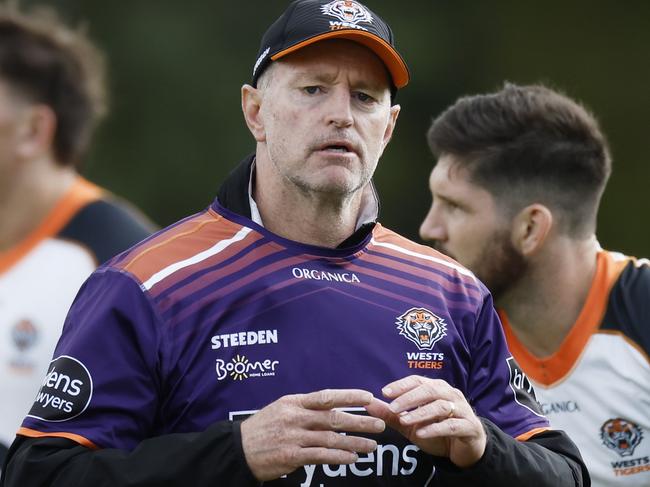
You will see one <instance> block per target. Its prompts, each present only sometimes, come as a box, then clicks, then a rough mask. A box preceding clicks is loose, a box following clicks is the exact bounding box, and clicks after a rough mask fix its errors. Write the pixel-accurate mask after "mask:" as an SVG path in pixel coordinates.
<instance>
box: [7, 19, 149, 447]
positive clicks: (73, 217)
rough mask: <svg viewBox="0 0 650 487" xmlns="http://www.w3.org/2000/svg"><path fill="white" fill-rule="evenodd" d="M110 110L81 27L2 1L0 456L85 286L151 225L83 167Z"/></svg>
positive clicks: (96, 58)
mask: <svg viewBox="0 0 650 487" xmlns="http://www.w3.org/2000/svg"><path fill="white" fill-rule="evenodd" d="M105 110H106V107H105V88H104V63H103V58H102V55H101V53H100V52H99V51H98V50H97V49H96V48H95V47H94V46H93V45H92V44H91V42H90V41H89V40H88V39H87V38H86V36H85V35H84V34H83V33H82V32H78V31H75V30H72V29H70V28H68V27H66V26H65V25H63V24H62V23H61V22H60V21H59V20H58V19H57V17H56V15H55V14H54V13H53V12H52V11H50V10H42V9H39V10H34V11H33V12H31V13H30V14H27V13H21V12H19V11H18V10H17V9H16V8H14V7H9V6H0V368H1V372H0V390H2V401H0V459H1V458H2V457H4V455H5V453H6V449H7V447H8V445H9V444H10V443H11V442H12V441H13V439H14V437H15V433H16V431H17V430H18V427H19V426H20V423H21V420H22V418H23V417H24V416H25V413H26V412H27V411H29V407H30V405H31V403H32V402H33V401H34V397H35V395H36V393H37V391H38V390H39V387H40V386H41V382H42V380H43V377H44V374H45V373H46V372H47V366H48V363H49V362H50V360H51V356H52V351H53V350H54V347H55V345H56V341H57V339H58V338H59V336H60V333H61V325H62V323H63V320H64V318H65V314H66V312H67V310H68V308H69V307H70V304H71V303H72V300H73V298H74V296H75V294H76V293H77V291H78V289H79V287H80V285H81V284H82V282H83V281H84V280H85V279H86V278H87V277H88V276H89V275H90V273H91V272H92V271H93V270H94V269H95V268H96V267H97V266H98V264H100V263H102V262H104V261H105V260H107V259H108V258H110V257H112V256H113V255H114V254H116V253H119V252H120V251H122V250H124V249H126V248H128V247H129V246H131V245H133V244H134V243H136V242H138V241H140V240H142V239H143V238H145V237H146V236H148V235H149V234H150V233H151V231H152V229H153V227H152V225H151V223H150V222H149V221H147V220H146V219H145V218H144V217H143V216H141V215H140V214H139V213H138V212H137V211H136V210H135V209H134V208H132V207H131V206H130V205H128V204H126V203H125V202H123V201H120V200H119V199H117V198H115V197H114V196H112V195H111V194H109V193H107V192H106V191H104V190H103V189H101V188H99V187H97V186H96V185H94V184H92V183H90V182H88V181H87V180H85V179H84V178H83V177H81V176H80V175H79V172H78V171H79V169H80V166H81V164H82V161H83V159H84V155H85V153H86V149H87V148H88V144H89V142H90V138H91V135H92V133H93V130H94V128H95V125H96V123H97V121H98V120H99V118H100V117H101V116H102V115H103V114H104V112H105Z"/></svg>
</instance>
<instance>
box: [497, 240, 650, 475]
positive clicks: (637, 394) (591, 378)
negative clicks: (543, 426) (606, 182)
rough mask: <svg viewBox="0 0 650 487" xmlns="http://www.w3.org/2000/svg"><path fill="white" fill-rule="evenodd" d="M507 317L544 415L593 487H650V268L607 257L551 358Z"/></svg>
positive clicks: (511, 337) (639, 261) (602, 254)
mask: <svg viewBox="0 0 650 487" xmlns="http://www.w3.org/2000/svg"><path fill="white" fill-rule="evenodd" d="M500 316H501V319H502V322H503V325H504V329H505V333H506V338H507V341H508V345H509V347H510V350H511V351H512V353H513V355H514V357H515V359H516V360H517V362H518V363H519V364H520V365H521V367H522V368H523V369H524V371H525V372H526V374H527V375H528V377H529V378H530V379H531V380H532V381H533V383H534V385H535V391H536V393H537V399H538V401H539V402H540V405H541V407H542V411H543V412H544V413H545V414H546V416H547V417H548V418H549V420H550V421H551V426H552V427H554V428H556V429H562V430H565V431H566V432H567V433H569V435H570V436H571V438H572V439H573V440H574V441H575V442H576V444H577V445H578V447H579V448H580V451H581V453H582V455H583V457H584V460H585V463H586V464H587V467H588V468H589V471H590V473H591V477H592V485H594V486H610V485H625V486H648V485H650V359H649V357H650V265H649V262H648V261H647V260H645V259H635V258H633V257H628V256H624V255H622V254H619V253H615V252H608V251H600V252H599V253H598V257H597V269H596V274H595V276H594V280H593V284H592V286H591V289H590V291H589V294H588V296H587V300H586V302H585V304H584V306H583V308H582V311H581V313H580V315H579V317H578V319H577V321H576V323H575V324H574V326H573V328H572V329H571V331H570V333H569V334H568V336H567V337H566V339H565V340H564V341H563V343H562V344H561V346H560V348H559V349H558V350H557V352H556V353H554V354H553V355H551V356H549V357H545V358H541V359H540V358H538V357H535V356H534V355H532V354H531V353H530V352H529V351H528V350H527V349H526V348H524V346H523V345H522V344H521V342H520V341H519V340H518V339H517V337H516V336H515V334H514V333H513V331H512V328H511V327H510V324H509V323H508V318H507V316H506V315H505V313H504V312H503V311H501V312H500Z"/></svg>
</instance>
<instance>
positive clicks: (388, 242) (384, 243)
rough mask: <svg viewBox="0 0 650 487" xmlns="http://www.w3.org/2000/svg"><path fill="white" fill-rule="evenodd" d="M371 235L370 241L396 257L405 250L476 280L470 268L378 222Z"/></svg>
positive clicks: (412, 255) (409, 253)
mask: <svg viewBox="0 0 650 487" xmlns="http://www.w3.org/2000/svg"><path fill="white" fill-rule="evenodd" d="M372 236H373V242H372V243H373V244H374V245H376V246H378V247H379V248H381V249H382V251H388V253H390V254H391V255H394V256H396V257H404V252H407V253H408V254H407V255H410V256H411V257H415V258H420V259H422V260H425V261H428V262H435V263H438V264H439V265H442V266H444V267H448V268H450V269H453V270H454V271H456V272H458V273H459V274H462V275H464V276H466V277H469V278H471V279H472V280H473V281H475V280H476V278H475V277H474V274H472V272H471V271H470V270H468V269H467V268H466V267H463V266H462V265H461V264H459V263H458V262H456V261H455V260H454V259H452V258H450V257H449V256H447V255H445V254H443V253H441V252H438V251H437V250H435V249H433V248H431V247H428V246H426V245H421V244H417V243H415V242H412V241H411V240H409V239H407V238H404V237H402V236H401V235H398V234H397V233H395V232H393V231H391V230H388V229H387V228H384V227H382V226H381V225H379V224H377V225H376V226H375V229H374V230H373V232H372ZM393 246H394V247H399V249H395V248H391V247H393ZM374 250H376V249H374Z"/></svg>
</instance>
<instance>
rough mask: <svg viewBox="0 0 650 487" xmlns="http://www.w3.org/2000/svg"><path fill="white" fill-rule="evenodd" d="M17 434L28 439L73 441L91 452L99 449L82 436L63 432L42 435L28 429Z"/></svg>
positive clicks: (21, 429) (42, 433) (40, 432)
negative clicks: (53, 438) (63, 439)
mask: <svg viewBox="0 0 650 487" xmlns="http://www.w3.org/2000/svg"><path fill="white" fill-rule="evenodd" d="M17 434H19V435H22V436H29V437H30V438H51V437H55V438H67V439H69V440H72V441H74V442H75V443H79V444H80V445H82V446H85V447H86V448H91V449H93V450H99V447H98V446H97V445H95V444H94V443H93V442H92V441H90V440H89V439H87V438H84V437H83V436H79V435H75V434H74V433H65V432H62V431H61V432H55V433H44V432H42V431H36V430H33V429H30V428H22V427H21V428H20V429H19V430H18V432H17Z"/></svg>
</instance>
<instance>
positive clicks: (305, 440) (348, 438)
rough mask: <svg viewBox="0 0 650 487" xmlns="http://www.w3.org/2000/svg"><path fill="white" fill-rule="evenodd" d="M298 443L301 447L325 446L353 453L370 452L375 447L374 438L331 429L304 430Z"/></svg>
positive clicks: (329, 448)
mask: <svg viewBox="0 0 650 487" xmlns="http://www.w3.org/2000/svg"><path fill="white" fill-rule="evenodd" d="M300 444H301V446H302V447H303V448H326V449H328V450H345V451H348V452H355V453H370V452H373V451H375V450H376V449H377V442H376V441H375V440H371V439H370V438H362V437H360V436H352V435H343V434H341V433H335V432H333V431H306V432H305V433H304V435H303V437H302V439H301V441H300Z"/></svg>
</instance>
